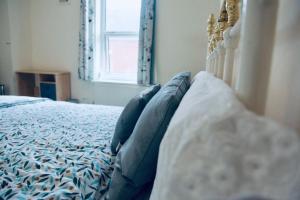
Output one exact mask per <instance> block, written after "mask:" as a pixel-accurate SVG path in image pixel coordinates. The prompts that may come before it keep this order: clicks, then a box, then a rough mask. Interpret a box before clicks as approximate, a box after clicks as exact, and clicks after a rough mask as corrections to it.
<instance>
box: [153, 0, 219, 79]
mask: <svg viewBox="0 0 300 200" xmlns="http://www.w3.org/2000/svg"><path fill="white" fill-rule="evenodd" d="M219 7H220V1H219V0H214V1H200V0H184V1H183V0H158V1H157V26H156V30H157V34H156V48H155V50H156V53H155V58H156V62H155V65H156V67H157V78H158V81H159V82H162V83H165V82H166V81H167V80H168V79H169V78H170V77H172V76H173V75H174V74H175V73H176V72H180V71H191V72H192V73H193V74H196V73H197V72H199V71H200V70H204V69H205V61H206V53H207V48H206V47H207V32H206V27H207V19H208V15H209V14H210V13H214V14H217V12H218V10H219Z"/></svg>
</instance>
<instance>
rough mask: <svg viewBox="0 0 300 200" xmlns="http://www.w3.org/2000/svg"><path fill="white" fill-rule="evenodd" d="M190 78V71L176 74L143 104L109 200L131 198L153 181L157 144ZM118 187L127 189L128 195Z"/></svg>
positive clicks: (121, 156) (120, 158) (119, 162)
mask: <svg viewBox="0 0 300 200" xmlns="http://www.w3.org/2000/svg"><path fill="white" fill-rule="evenodd" d="M190 76H191V74H190V73H189V72H182V73H179V74H177V75H176V76H175V77H173V78H172V79H171V80H170V81H169V82H168V83H167V84H166V85H165V86H163V87H162V88H161V89H160V91H159V92H158V93H157V94H156V95H155V96H154V97H153V98H152V99H151V100H150V101H149V103H148V104H147V105H146V107H145V109H144V110H143V112H142V114H141V116H140V117H139V119H138V121H137V123H136V126H135V128H134V130H133V132H132V135H131V136H130V138H129V139H128V140H127V141H126V143H125V144H124V146H123V147H122V149H121V150H120V152H119V153H118V155H117V162H116V163H117V165H116V166H115V170H114V172H113V176H112V179H111V185H110V188H109V191H108V195H109V199H124V200H125V199H132V198H133V197H134V195H136V194H137V193H138V192H139V191H140V190H141V189H142V188H144V186H145V185H147V184H149V183H151V182H153V180H154V178H155V173H156V166H157V160H158V151H159V145H160V142H161V140H162V138H163V136H164V134H165V132H166V130H167V127H168V125H169V122H170V120H171V118H172V116H173V114H174V112H175V111H176V109H177V107H178V105H179V103H180V101H181V99H182V97H183V96H184V94H185V93H186V91H187V90H188V89H189V86H190ZM120 183H122V184H121V185H120ZM117 184H119V185H117ZM121 188H126V189H125V191H127V192H124V189H123V190H122V189H121ZM128 191H129V192H128Z"/></svg>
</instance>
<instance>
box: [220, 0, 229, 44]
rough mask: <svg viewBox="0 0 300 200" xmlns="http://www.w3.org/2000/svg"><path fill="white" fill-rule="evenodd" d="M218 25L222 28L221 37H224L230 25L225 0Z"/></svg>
mask: <svg viewBox="0 0 300 200" xmlns="http://www.w3.org/2000/svg"><path fill="white" fill-rule="evenodd" d="M218 26H219V28H220V37H221V39H223V32H224V31H225V30H226V28H227V27H228V13H227V10H226V3H225V1H224V3H223V5H222V9H221V11H220V16H219V19H218Z"/></svg>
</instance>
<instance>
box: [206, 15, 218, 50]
mask: <svg viewBox="0 0 300 200" xmlns="http://www.w3.org/2000/svg"><path fill="white" fill-rule="evenodd" d="M207 23H208V26H207V33H208V51H209V52H210V53H211V52H212V51H213V49H214V46H215V45H214V43H215V42H214V40H215V39H214V31H215V23H216V20H215V16H214V15H213V14H210V15H209V17H208V20H207Z"/></svg>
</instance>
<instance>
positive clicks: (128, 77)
mask: <svg viewBox="0 0 300 200" xmlns="http://www.w3.org/2000/svg"><path fill="white" fill-rule="evenodd" d="M106 1H109V0H100V1H97V2H98V4H99V5H97V10H96V18H97V20H96V23H97V24H100V26H97V28H96V37H97V39H96V41H97V44H96V55H97V56H96V66H97V67H96V68H97V69H95V70H94V71H95V77H96V79H97V80H99V81H103V82H120V83H133V84H136V83H137V72H136V73H134V74H125V73H111V72H109V46H108V45H109V37H110V36H113V37H124V36H125V37H133V38H137V39H138V38H139V32H124V31H114V32H112V31H106ZM99 52H100V55H99Z"/></svg>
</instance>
